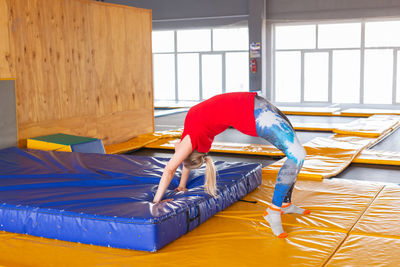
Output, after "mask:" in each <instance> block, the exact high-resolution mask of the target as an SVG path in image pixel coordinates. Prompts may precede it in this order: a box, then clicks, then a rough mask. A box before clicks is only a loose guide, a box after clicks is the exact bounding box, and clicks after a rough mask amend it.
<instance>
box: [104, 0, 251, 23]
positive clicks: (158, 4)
mask: <svg viewBox="0 0 400 267" xmlns="http://www.w3.org/2000/svg"><path fill="white" fill-rule="evenodd" d="M247 1H248V0H228V1H227V0H106V1H105V2H109V3H114V4H122V5H129V6H135V7H140V8H146V9H151V10H152V13H153V29H157V30H158V29H177V28H196V27H212V26H222V25H229V24H235V23H247V16H248V3H247Z"/></svg>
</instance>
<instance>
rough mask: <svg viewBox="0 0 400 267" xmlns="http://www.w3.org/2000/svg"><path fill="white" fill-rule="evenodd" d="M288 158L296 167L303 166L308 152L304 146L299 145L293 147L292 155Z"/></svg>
mask: <svg viewBox="0 0 400 267" xmlns="http://www.w3.org/2000/svg"><path fill="white" fill-rule="evenodd" d="M288 158H290V159H292V160H293V161H294V162H295V163H296V165H298V166H303V163H304V160H305V158H306V150H305V149H304V147H303V146H302V145H300V144H299V145H298V146H296V147H293V149H292V151H291V153H290V155H288Z"/></svg>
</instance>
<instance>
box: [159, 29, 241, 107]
mask: <svg viewBox="0 0 400 267" xmlns="http://www.w3.org/2000/svg"><path fill="white" fill-rule="evenodd" d="M248 43H249V38H248V29H247V28H226V29H200V30H198V29H197V30H177V31H154V32H153V65H154V98H155V99H156V100H185V101H186V100H188V101H199V100H203V99H207V98H209V97H212V96H214V95H216V94H220V93H224V92H235V91H249V48H248Z"/></svg>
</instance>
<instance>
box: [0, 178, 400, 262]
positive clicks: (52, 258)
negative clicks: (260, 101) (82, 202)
mask: <svg viewBox="0 0 400 267" xmlns="http://www.w3.org/2000/svg"><path fill="white" fill-rule="evenodd" d="M273 189H274V181H273V180H272V179H271V178H269V177H263V182H262V184H261V186H259V187H258V188H257V189H256V190H255V191H253V192H251V193H250V194H249V195H247V196H246V197H245V198H244V199H245V200H250V201H256V203H249V202H241V201H239V202H237V203H235V204H233V205H232V206H231V207H229V208H228V209H226V210H224V211H222V212H219V213H217V214H216V215H215V216H213V217H212V218H210V219H209V220H207V221H206V222H204V223H203V224H202V225H200V226H199V227H197V228H196V229H194V230H193V231H191V232H189V233H188V234H186V235H184V236H182V237H181V238H179V239H177V240H175V241H174V242H172V243H171V244H169V245H167V246H165V247H164V248H162V249H161V250H160V251H158V252H155V253H151V252H141V251H134V250H124V249H114V248H106V247H99V246H92V245H85V244H78V243H72V242H66V241H58V240H52V239H46V238H39V237H33V236H28V235H22V234H13V233H7V232H0V251H1V253H0V265H4V266H94V265H108V266H176V265H184V266H363V267H364V266H398V264H399V262H400V238H399V237H400V231H399V230H400V227H399V223H398V222H399V219H400V218H399V214H400V210H399V204H400V203H399V202H400V200H399V199H400V187H396V186H386V185H382V184H378V183H366V182H361V181H351V180H344V179H327V180H323V181H311V180H308V181H306V180H302V181H298V182H297V184H296V187H295V190H294V193H293V202H294V203H296V204H298V205H300V206H303V207H306V208H308V209H310V210H311V214H309V215H292V214H286V215H283V227H284V229H285V230H286V231H287V232H288V234H289V236H288V237H287V238H286V239H280V238H276V237H274V236H273V235H272V233H271V230H270V228H269V226H268V224H267V223H266V221H264V219H263V217H262V214H263V212H264V210H265V209H266V207H267V205H268V204H269V203H270V201H271V199H272V194H273ZM390 207H391V208H390ZM371 264H372V265H371Z"/></svg>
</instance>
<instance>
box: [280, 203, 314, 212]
mask: <svg viewBox="0 0 400 267" xmlns="http://www.w3.org/2000/svg"><path fill="white" fill-rule="evenodd" d="M282 212H283V214H288V213H296V214H310V211H309V210H307V209H303V208H300V207H297V206H296V205H294V204H292V203H291V202H290V203H288V204H286V205H285V204H283V205H282Z"/></svg>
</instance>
